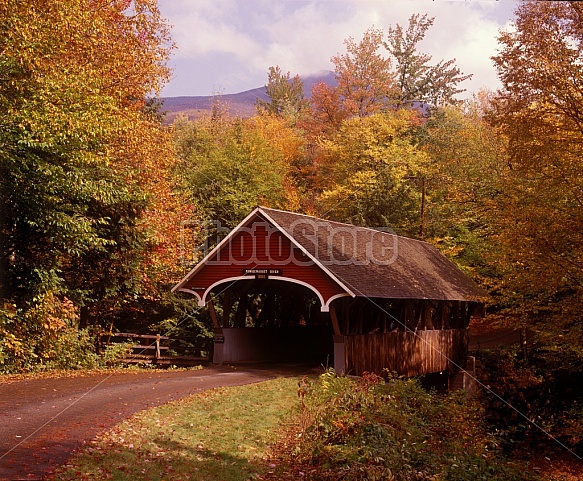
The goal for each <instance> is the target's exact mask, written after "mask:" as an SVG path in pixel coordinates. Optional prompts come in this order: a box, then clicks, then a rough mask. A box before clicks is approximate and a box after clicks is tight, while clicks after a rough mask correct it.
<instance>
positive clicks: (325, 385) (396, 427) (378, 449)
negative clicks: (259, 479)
mask: <svg viewBox="0 0 583 481" xmlns="http://www.w3.org/2000/svg"><path fill="white" fill-rule="evenodd" d="M312 392H313V393H312V394H311V395H310V396H308V398H307V402H306V407H305V408H304V409H303V410H302V413H301V414H300V415H299V418H298V419H299V425H300V427H299V432H298V433H297V435H296V437H295V442H294V446H293V448H292V449H291V455H287V456H286V458H285V459H286V461H287V462H288V463H289V464H290V466H291V465H292V464H293V466H294V467H293V468H291V471H293V474H295V475H298V474H299V472H300V471H301V472H304V473H310V475H311V478H310V479H320V480H327V479H330V480H332V479H346V480H356V479H360V480H362V479H370V480H380V479H394V480H416V481H420V480H434V479H443V480H452V481H453V480H460V481H461V480H467V479H497V480H501V481H502V480H509V481H510V480H535V479H537V478H536V476H534V475H530V474H529V473H528V471H526V470H525V469H524V467H523V466H519V465H516V466H513V465H512V464H510V463H508V462H507V461H506V460H505V459H504V458H502V457H500V456H499V453H497V452H496V451H495V450H494V449H493V448H494V445H493V443H492V442H491V440H490V439H489V438H488V436H487V435H486V434H485V431H484V426H483V425H482V422H481V416H482V409H481V407H480V405H479V404H478V403H477V402H476V401H468V400H466V398H465V396H464V393H463V392H454V393H451V394H449V395H447V396H444V395H437V394H435V393H430V392H427V391H424V390H423V389H422V388H421V387H420V385H419V384H418V383H417V382H416V381H415V380H400V379H390V380H389V381H388V382H385V381H383V379H381V378H380V377H378V376H374V375H365V376H363V377H362V378H361V379H358V380H351V379H348V378H341V377H336V376H335V375H334V373H333V372H331V371H328V372H326V373H325V374H323V375H322V376H320V378H319V379H318V382H317V383H316V386H315V387H313V391H312ZM288 449H290V447H289V446H288ZM291 471H289V472H282V473H279V474H281V479H287V478H284V476H290V475H292V472H291ZM292 476H293V475H292Z"/></svg>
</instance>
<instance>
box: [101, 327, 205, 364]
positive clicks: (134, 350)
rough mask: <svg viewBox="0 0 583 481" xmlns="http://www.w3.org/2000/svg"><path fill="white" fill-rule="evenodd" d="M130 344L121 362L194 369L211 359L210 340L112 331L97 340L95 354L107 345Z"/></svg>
mask: <svg viewBox="0 0 583 481" xmlns="http://www.w3.org/2000/svg"><path fill="white" fill-rule="evenodd" d="M128 341H131V342H133V344H132V346H131V353H130V354H129V355H127V357H126V358H125V359H124V362H127V363H133V364H137V363H150V364H156V365H158V366H173V365H174V366H181V367H183V366H194V365H197V364H201V363H204V362H210V361H211V360H212V358H213V346H214V343H213V339H212V338H208V339H206V338H200V337H174V336H162V335H160V334H134V333H131V332H116V333H112V334H104V335H101V336H100V337H99V342H98V351H100V352H102V351H103V350H105V349H106V348H107V346H110V345H114V344H122V343H127V342H128Z"/></svg>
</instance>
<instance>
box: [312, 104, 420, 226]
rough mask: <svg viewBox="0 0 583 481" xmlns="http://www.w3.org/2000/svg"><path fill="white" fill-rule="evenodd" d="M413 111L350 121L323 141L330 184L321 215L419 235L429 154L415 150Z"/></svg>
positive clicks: (324, 193)
mask: <svg viewBox="0 0 583 481" xmlns="http://www.w3.org/2000/svg"><path fill="white" fill-rule="evenodd" d="M416 122H417V116H416V113H415V112H413V111H406V110H401V111H396V112H385V113H378V114H373V115H370V116H368V117H363V118H361V117H355V118H352V119H349V120H346V121H345V122H344V123H343V124H342V126H341V128H340V130H339V131H338V133H337V134H336V135H335V136H334V137H333V138H331V139H327V140H324V141H323V145H322V148H323V152H324V155H325V156H326V158H327V159H328V165H329V168H328V171H327V173H326V176H327V178H328V179H329V186H328V187H327V188H326V189H325V190H324V191H323V193H322V195H321V197H320V203H321V205H320V209H321V211H322V212H321V213H322V214H325V215H326V216H327V217H330V218H333V219H335V220H339V221H343V222H350V223H353V224H356V225H365V226H375V227H389V228H392V229H394V230H395V231H397V232H398V233H401V234H405V235H409V236H413V237H416V236H418V235H419V225H420V222H421V189H420V188H419V185H420V184H419V183H418V182H417V180H418V179H419V178H421V177H422V176H423V175H425V169H426V168H427V162H428V157H427V155H426V154H425V153H424V152H423V151H421V150H420V149H418V148H417V146H416V145H415V141H414V139H413V137H412V135H411V127H412V126H413V125H415V124H416Z"/></svg>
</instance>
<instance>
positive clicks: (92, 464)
mask: <svg viewBox="0 0 583 481" xmlns="http://www.w3.org/2000/svg"><path fill="white" fill-rule="evenodd" d="M296 392H297V379H295V378H278V379H275V380H272V381H266V382H262V383H259V384H252V385H247V386H240V387H231V388H220V389H214V390H211V391H206V392H203V393H199V394H196V395H193V396H190V397H188V398H185V399H182V400H180V401H176V402H173V403H169V404H166V405H164V406H160V407H158V408H154V409H150V410H147V411H144V412H142V413H140V414H138V415H136V416H134V417H133V418H131V419H129V420H127V421H125V422H123V423H121V424H119V425H118V426H116V427H115V428H114V429H112V430H111V431H108V432H106V433H104V434H102V435H101V436H100V437H98V438H97V439H96V440H95V441H93V442H92V443H91V444H90V445H89V446H88V447H87V448H85V449H84V450H83V451H82V452H80V453H79V454H78V455H77V456H75V457H74V458H73V459H72V460H71V461H70V462H69V464H67V465H66V466H64V467H63V468H62V469H61V470H60V471H59V472H58V473H57V474H56V475H55V479H56V480H62V481H65V480H67V481H68V480H83V479H99V480H105V479H111V480H119V481H122V480H128V481H129V480H132V481H133V480H138V479H139V480H143V481H146V480H173V481H178V480H205V481H207V480H208V481H213V480H217V481H218V480H221V481H235V480H236V481H240V480H247V479H256V478H258V477H259V476H261V474H263V473H265V472H266V471H267V470H269V469H270V468H269V463H268V462H266V461H265V459H266V454H267V451H268V449H269V447H270V445H271V444H272V443H273V442H274V441H275V440H276V439H277V438H278V434H279V428H280V424H281V422H283V421H284V420H285V419H286V418H287V417H289V415H290V412H292V411H293V410H294V409H296V410H297V408H298V407H299V401H298V398H297V394H296Z"/></svg>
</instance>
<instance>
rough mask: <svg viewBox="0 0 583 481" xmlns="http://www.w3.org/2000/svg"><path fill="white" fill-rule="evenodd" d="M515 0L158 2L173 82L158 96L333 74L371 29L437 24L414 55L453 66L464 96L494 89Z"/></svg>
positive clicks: (220, 91) (242, 88) (233, 90)
mask: <svg viewBox="0 0 583 481" xmlns="http://www.w3.org/2000/svg"><path fill="white" fill-rule="evenodd" d="M516 5H517V0H159V7H160V10H161V12H162V15H164V16H165V17H166V18H167V19H168V21H169V23H170V24H171V25H172V32H173V38H174V41H175V42H176V50H175V51H174V52H173V55H172V60H171V63H170V65H171V67H172V68H173V76H172V80H171V81H170V83H169V84H168V85H167V86H166V87H165V88H164V90H163V91H162V96H165V97H174V96H179V95H214V94H229V93H238V92H242V91H245V90H249V89H252V88H256V87H261V86H263V85H265V83H266V82H267V71H268V69H269V67H270V66H276V65H279V66H280V67H281V69H282V70H283V71H284V72H287V71H290V72H291V74H292V75H295V74H299V75H300V76H302V75H310V74H314V73H317V72H320V71H322V70H333V69H334V67H333V65H332V63H331V62H330V57H332V56H333V55H336V54H338V53H344V52H345V51H346V50H345V47H344V43H343V41H344V39H345V38H347V37H353V38H355V39H357V40H360V39H361V38H362V34H363V33H364V31H365V30H366V29H368V28H370V27H376V28H381V29H383V30H384V31H385V33H386V32H387V29H388V27H389V26H396V25H397V24H399V25H402V26H403V27H406V26H407V25H408V19H409V17H410V16H411V15H412V14H414V13H420V14H424V13H427V14H429V15H430V16H433V17H435V22H434V25H433V27H431V28H430V29H429V31H428V33H427V35H426V37H425V39H424V41H423V42H422V43H421V44H420V45H419V48H420V50H421V51H423V52H424V53H429V54H431V55H432V56H433V59H432V63H437V62H438V61H439V60H442V59H445V60H449V59H452V58H455V59H456V63H457V65H458V66H459V67H460V68H461V70H462V72H463V73H464V74H470V73H471V74H474V76H473V78H472V80H471V81H466V82H464V84H463V85H464V87H465V88H466V89H467V90H468V92H475V91H478V90H479V89H480V88H482V87H486V88H490V89H496V88H498V87H499V83H498V80H497V77H496V72H495V69H494V67H493V65H492V61H491V60H490V57H491V56H492V55H494V54H495V53H496V49H497V48H498V47H497V41H496V38H497V36H498V31H499V30H500V29H503V28H507V27H508V25H509V22H510V21H511V20H512V19H513V16H514V15H513V11H514V8H515V7H516Z"/></svg>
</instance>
